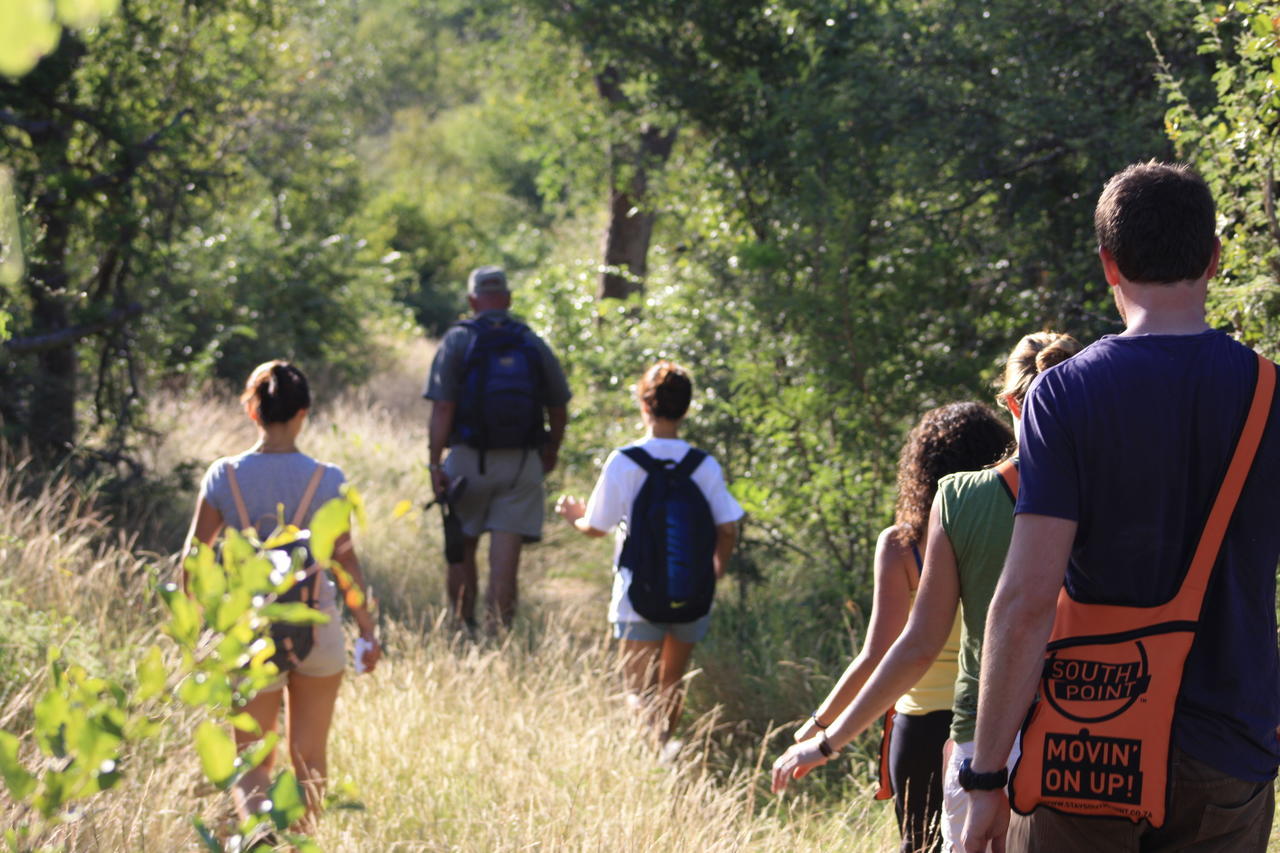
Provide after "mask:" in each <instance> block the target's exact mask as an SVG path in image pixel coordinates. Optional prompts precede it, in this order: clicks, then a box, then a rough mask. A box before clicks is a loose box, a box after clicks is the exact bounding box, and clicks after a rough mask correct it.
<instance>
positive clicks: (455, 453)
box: [444, 445, 546, 542]
mask: <svg viewBox="0 0 1280 853" xmlns="http://www.w3.org/2000/svg"><path fill="white" fill-rule="evenodd" d="M484 469H485V470H484V473H483V474H481V473H480V451H478V450H476V449H474V448H471V447H467V446H466V445H460V446H458V447H452V448H450V449H449V455H448V456H447V457H445V460H444V471H445V474H446V475H448V477H449V479H450V480H453V479H454V478H455V477H460V476H461V477H466V478H467V485H466V488H465V489H463V491H462V497H461V498H460V499H459V500H458V502H457V503H456V504H454V512H456V513H457V514H458V519H459V521H461V522H462V532H463V533H464V534H466V535H467V536H468V537H470V538H473V539H474V538H476V537H478V536H479V535H480V534H481V533H484V532H485V531H493V530H499V531H502V532H504V533H518V534H520V535H521V536H523V537H524V541H526V542H537V541H538V540H539V539H541V538H542V516H543V513H544V511H545V505H546V497H545V494H544V492H543V488H542V456H541V455H540V454H539V453H538V451H537V450H536V449H533V448H530V449H528V450H523V449H504V450H487V451H485V454H484Z"/></svg>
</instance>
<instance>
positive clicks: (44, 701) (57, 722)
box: [34, 687, 70, 758]
mask: <svg viewBox="0 0 1280 853" xmlns="http://www.w3.org/2000/svg"><path fill="white" fill-rule="evenodd" d="M34 711H35V729H34V733H35V736H36V743H37V744H38V745H39V746H40V749H41V750H43V751H44V753H45V754H46V755H49V756H53V757H55V758H62V757H64V756H65V755H66V754H67V747H66V740H65V738H66V724H67V720H68V719H69V717H70V707H69V706H68V703H67V697H66V696H64V695H63V694H62V691H60V690H59V689H58V688H57V687H50V688H49V689H48V690H46V691H45V693H44V695H43V696H41V697H40V700H39V701H38V702H36V706H35V709H34Z"/></svg>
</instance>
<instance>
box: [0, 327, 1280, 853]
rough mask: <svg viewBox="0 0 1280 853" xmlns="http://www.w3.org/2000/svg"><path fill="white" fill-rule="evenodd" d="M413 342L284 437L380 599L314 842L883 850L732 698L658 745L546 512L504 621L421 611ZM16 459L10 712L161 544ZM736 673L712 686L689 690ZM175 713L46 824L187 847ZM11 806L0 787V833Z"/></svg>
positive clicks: (167, 420) (169, 454)
mask: <svg viewBox="0 0 1280 853" xmlns="http://www.w3.org/2000/svg"><path fill="white" fill-rule="evenodd" d="M429 356H430V352H429V349H428V348H426V347H425V346H423V345H416V346H414V347H411V348H409V349H408V350H407V351H406V352H404V353H402V354H401V358H400V359H399V360H398V361H397V363H398V364H400V365H405V366H403V367H399V368H395V369H394V370H392V371H390V372H388V373H386V374H384V375H381V376H379V377H377V378H376V379H375V380H374V381H372V382H370V383H369V385H368V386H367V387H366V388H365V389H363V390H361V391H359V392H355V393H350V394H346V395H343V396H341V397H340V398H338V399H332V400H328V401H326V400H325V398H324V389H323V388H319V389H316V391H317V396H318V398H319V401H320V402H319V405H318V406H317V410H316V412H315V415H314V417H313V419H312V422H311V424H310V425H309V426H308V428H307V430H306V431H305V432H304V433H303V436H302V439H301V440H300V444H301V446H302V448H303V449H304V450H305V451H307V452H309V453H311V454H312V455H314V456H317V457H318V458H321V459H325V460H327V461H331V462H334V463H336V464H338V465H340V466H341V467H342V468H343V470H344V471H346V472H347V475H348V477H349V479H350V480H351V481H352V482H353V483H355V484H356V485H357V486H358V487H359V488H360V489H361V491H362V492H363V494H364V496H365V499H366V501H367V503H368V509H369V513H368V514H369V522H370V523H369V528H368V529H367V530H365V531H363V532H360V533H358V534H357V545H358V548H359V551H360V554H361V557H362V560H363V561H364V563H365V565H366V569H367V571H368V574H369V576H370V577H371V578H372V580H373V583H374V584H375V586H376V591H377V593H378V595H379V597H380V599H381V601H382V603H383V608H384V617H385V618H384V624H383V631H384V639H385V641H386V645H387V648H388V654H387V656H386V658H385V659H384V661H383V663H382V664H381V665H380V666H379V669H378V671H377V672H376V673H374V674H372V675H369V676H360V677H349V679H348V681H347V683H346V684H344V686H343V690H342V694H341V696H340V698H339V703H338V711H337V718H336V720H335V722H334V728H333V732H332V735H331V739H330V770H331V776H332V777H333V778H334V779H335V780H345V779H349V780H350V782H351V783H352V785H353V786H354V789H355V790H356V791H357V796H358V799H359V801H360V802H361V803H362V804H363V809H362V810H334V811H331V812H329V813H328V814H326V815H325V816H324V818H323V819H322V821H321V823H320V827H319V831H318V834H317V841H318V842H319V843H320V844H321V846H322V847H323V848H324V849H326V850H330V851H351V853H372V851H379V853H380V851H446V850H447V851H515V850H528V849H539V850H568V851H596V850H601V851H603V850H609V851H737V850H743V851H779V853H781V851H806V850H814V851H817V850H824V851H825V850H848V851H859V850H865V851H872V850H885V849H891V848H893V847H895V846H896V832H895V831H894V829H893V827H892V821H891V811H890V810H889V808H888V807H887V805H886V804H882V803H874V802H873V801H871V800H870V798H869V796H868V795H867V794H868V792H867V789H866V784H865V783H864V782H861V781H853V782H849V783H847V786H846V787H847V788H848V789H849V790H850V792H851V795H850V796H847V797H845V798H843V799H839V798H834V797H832V796H830V789H829V788H828V789H827V791H826V795H825V796H816V795H815V791H818V790H819V786H818V783H817V782H816V781H815V782H812V783H811V782H810V781H809V780H806V782H803V783H800V784H799V785H797V786H795V791H794V792H791V793H789V794H788V796H787V797H786V798H785V799H775V798H773V797H771V796H770V795H769V794H768V793H767V792H766V791H765V788H764V776H763V767H762V765H764V766H767V764H768V763H769V762H770V761H772V758H773V756H774V755H775V754H776V751H777V750H778V748H779V747H780V746H781V743H782V740H783V738H784V737H785V735H780V736H779V737H777V738H775V739H773V740H772V742H771V743H769V744H768V746H767V748H758V747H752V746H749V747H748V748H746V749H741V748H736V747H735V748H736V749H737V751H729V750H727V749H726V746H725V744H726V742H727V741H728V740H732V738H728V739H727V738H726V737H724V735H725V732H726V731H728V730H732V729H735V726H736V721H735V720H732V719H726V718H725V717H724V716H723V715H725V714H727V713H729V712H728V711H725V712H717V710H715V709H711V710H704V712H703V713H702V714H701V716H699V717H698V719H697V720H696V721H694V722H693V723H692V724H691V725H690V726H689V727H688V731H687V737H686V746H685V748H684V750H683V751H682V752H681V753H680V755H679V756H678V757H677V759H676V760H675V761H674V762H672V763H667V764H664V763H661V762H660V761H659V760H658V759H657V757H656V756H655V754H654V752H653V750H652V749H651V748H650V747H649V746H648V745H647V744H646V743H645V741H644V739H643V738H642V737H640V735H639V734H638V727H637V726H636V725H635V723H634V721H633V720H632V719H631V718H630V716H629V714H628V711H627V710H626V708H625V706H624V703H623V702H621V701H619V696H618V680H617V678H616V675H615V672H614V658H613V652H612V649H611V648H610V643H609V641H608V640H607V638H606V626H605V622H604V612H605V604H606V601H607V583H608V573H607V566H608V559H609V548H608V544H607V543H603V542H599V541H589V540H586V539H584V538H582V537H575V536H571V535H570V534H569V532H568V531H567V530H564V529H562V528H560V527H558V526H555V525H552V524H550V523H549V524H548V527H547V530H548V538H547V542H546V543H544V544H543V545H541V546H539V547H537V548H532V549H529V550H528V551H527V552H526V555H527V556H526V560H525V562H524V566H523V568H522V574H523V579H522V590H523V593H524V595H523V600H522V604H521V607H522V610H521V616H520V619H519V620H518V622H517V627H516V630H515V631H513V632H512V633H511V634H510V635H508V636H507V637H506V638H505V639H503V640H501V641H498V640H493V639H488V640H481V641H479V642H478V643H477V642H470V641H464V640H462V639H460V638H459V637H456V636H455V635H453V634H452V633H450V632H449V631H447V630H445V629H443V628H441V623H442V618H441V617H442V597H443V589H442V583H441V561H442V560H441V555H440V550H441V548H440V542H439V534H438V532H437V527H438V524H437V519H436V518H435V517H434V516H428V515H425V514H424V513H422V512H421V511H414V512H412V513H410V514H409V515H407V516H405V517H403V518H400V519H398V520H393V519H392V510H393V508H394V506H395V505H396V503H397V502H399V501H400V500H403V499H408V500H411V501H413V502H414V503H415V504H420V503H421V502H422V500H423V498H424V496H425V495H426V494H427V490H428V485H427V484H428V480H427V477H426V473H425V470H424V468H423V464H422V463H423V462H424V461H425V446H426V414H427V407H426V405H425V403H422V402H421V401H420V400H419V399H418V394H419V393H420V389H421V375H422V374H425V370H426V365H427V363H428V360H429ZM152 417H153V422H154V423H155V424H156V426H157V427H158V428H159V432H160V435H161V436H162V438H161V439H160V440H159V441H158V442H157V443H156V444H155V446H153V447H152V448H151V449H150V450H149V459H148V463H149V465H151V466H152V468H153V470H156V471H160V472H165V471H169V470H173V469H174V468H176V467H177V466H179V465H181V464H184V463H191V462H193V461H194V462H198V463H199V465H200V466H201V467H202V466H204V465H206V464H208V463H209V462H210V461H212V460H213V459H214V458H216V457H217V456H221V455H226V454H230V453H235V452H238V451H240V450H242V449H245V448H247V447H248V446H249V445H250V444H251V443H252V442H253V439H254V434H253V431H252V429H251V428H250V426H249V424H248V422H247V420H246V419H245V418H244V416H243V414H242V413H241V412H240V411H239V410H238V408H237V407H236V405H235V403H234V402H233V400H231V399H230V398H229V397H209V398H205V399H199V398H186V399H170V400H165V401H161V402H158V403H156V404H155V405H154V406H153V409H152ZM15 464H16V463H14V461H13V460H5V461H4V464H3V465H0V643H2V644H3V649H4V651H3V657H0V725H3V726H4V727H6V728H9V729H10V730H21V729H22V728H23V727H24V726H25V719H26V715H27V714H28V713H29V708H30V700H31V697H32V695H33V694H34V691H35V690H36V689H38V686H39V684H40V677H39V671H40V668H41V663H42V661H43V651H42V649H41V648H40V647H41V646H42V645H44V644H60V645H65V646H67V647H68V649H69V652H68V653H69V654H73V655H79V656H83V657H84V658H85V659H87V660H89V661H90V663H91V664H92V665H93V666H94V667H97V668H101V670H102V671H105V672H111V673H115V674H117V675H119V676H122V677H127V674H128V672H129V671H130V665H131V661H132V658H133V656H134V653H135V650H137V649H139V648H140V647H143V646H144V644H148V643H150V642H153V641H155V638H156V636H157V630H156V626H155V622H156V620H157V619H158V618H159V615H158V610H157V608H156V607H155V605H154V602H153V601H152V599H151V596H150V594H149V584H150V583H151V577H152V576H153V574H154V572H156V571H159V570H160V569H159V568H158V567H163V566H165V565H168V563H167V562H166V560H167V558H166V557H161V556H157V555H146V554H139V553H138V550H137V547H136V543H135V542H134V541H133V540H132V539H131V538H130V537H129V536H128V535H127V534H124V533H121V532H119V531H118V530H117V529H116V528H115V527H113V526H112V525H111V524H109V523H108V522H107V521H106V520H105V519H103V518H102V517H101V516H99V515H96V514H95V513H94V512H93V511H92V509H91V507H89V506H88V505H87V504H86V503H85V502H84V499H83V498H81V497H80V496H79V495H78V493H77V492H76V490H75V489H74V488H73V487H72V486H71V485H70V484H67V483H55V484H53V485H49V486H45V487H43V488H40V489H36V490H35V491H30V486H29V484H27V481H26V480H25V478H24V477H23V476H22V473H21V472H20V471H16V470H15ZM577 485H578V486H579V487H581V485H582V484H577ZM193 499H194V495H190V496H188V499H187V504H188V506H189V505H190V503H191V502H192V501H193ZM187 508H188V507H182V508H181V509H182V510H183V511H186V510H187ZM549 521H550V520H549ZM722 627H724V626H722ZM6 635H7V638H5V637H6ZM704 645H705V648H703V649H702V650H701V651H702V654H703V655H715V656H717V657H716V658H715V659H707V660H705V661H703V663H705V669H704V671H703V672H702V673H701V674H698V675H695V676H694V678H695V680H696V679H708V678H710V679H726V678H730V679H735V678H736V679H738V680H740V681H741V682H742V684H741V685H740V686H739V688H738V691H739V692H746V693H749V692H751V691H752V690H755V689H759V685H758V684H757V683H756V680H757V679H758V678H759V677H763V675H762V674H754V673H748V672H744V671H743V669H744V666H748V659H746V658H740V657H735V656H734V649H733V647H732V642H721V643H708V644H704ZM721 658H723V659H721ZM697 664H698V660H697V659H696V658H695V665H697ZM781 668H785V665H783V666H782V667H781ZM779 671H781V669H780V670H779ZM732 692H733V688H732V686H731V685H729V686H721V688H720V689H718V690H715V691H708V693H709V694H710V695H718V696H724V695H728V694H730V693H732ZM748 701H749V697H747V698H744V699H742V702H743V703H745V702H748ZM795 710H796V711H797V712H800V711H802V710H803V709H799V708H798V709H795ZM195 722H196V721H195V720H194V719H191V718H190V715H183V714H181V713H177V712H175V716H174V718H173V719H171V720H170V721H169V725H168V726H167V727H166V729H165V732H166V734H165V735H164V739H163V740H162V741H160V742H158V743H153V744H150V745H149V746H148V747H147V748H146V749H145V750H143V751H142V752H141V753H139V754H136V755H131V756H128V757H127V758H126V761H125V762H124V763H123V766H124V767H125V768H126V772H125V777H124V781H123V782H122V783H121V784H120V786H119V787H118V788H117V789H116V790H114V791H112V792H110V793H108V794H106V795H104V796H102V797H100V798H99V799H97V800H96V801H94V802H93V803H92V804H90V805H89V807H88V808H86V809H85V810H84V811H83V812H82V813H80V814H79V815H78V819H77V820H75V821H73V822H71V823H68V824H66V825H64V826H60V827H57V828H56V829H54V830H53V831H52V832H51V834H50V835H48V836H47V838H46V839H45V840H46V841H47V842H48V843H50V844H56V845H58V846H59V847H60V848H61V849H66V850H71V851H94V853H100V852H101V853H105V852H106V851H111V853H115V851H162V853H169V851H176V850H189V849H193V848H194V838H195V836H194V833H193V831H192V829H191V823H190V818H191V816H192V815H201V816H203V817H204V818H205V819H206V820H210V821H216V820H217V819H218V818H219V816H221V815H224V814H225V813H226V808H227V803H226V801H225V798H224V797H223V796H222V795H220V794H218V793H217V792H216V791H213V790H212V789H211V788H209V787H208V786H206V785H202V784H201V783H200V781H199V774H198V762H197V760H196V758H195V756H194V754H193V751H192V750H191V748H190V746H189V744H190V732H191V729H192V727H193V725H194V723H195ZM741 740H742V737H738V738H737V741H736V742H737V743H739V744H740V742H741ZM757 740H758V736H757ZM846 766H847V765H846ZM21 819H22V812H21V811H20V810H18V809H17V808H16V807H15V806H14V805H13V804H12V803H10V802H8V800H7V799H0V828H3V827H8V826H12V825H14V824H16V823H17V822H19V821H20V820H21ZM1273 848H1277V849H1280V845H1277V844H1274V843H1273Z"/></svg>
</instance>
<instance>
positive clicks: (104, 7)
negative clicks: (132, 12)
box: [57, 0, 120, 30]
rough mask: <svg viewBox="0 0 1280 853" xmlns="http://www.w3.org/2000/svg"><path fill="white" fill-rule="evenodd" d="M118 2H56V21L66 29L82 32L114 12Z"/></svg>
mask: <svg viewBox="0 0 1280 853" xmlns="http://www.w3.org/2000/svg"><path fill="white" fill-rule="evenodd" d="M119 5H120V0H57V8H58V19H59V20H60V21H62V23H64V24H66V25H67V26H68V27H72V28H74V29H77V30H83V29H85V28H87V27H92V26H93V25H94V24H96V23H98V21H99V20H101V19H102V17H103V16H104V15H110V14H112V13H113V12H115V11H116V8H117V7H118V6H119Z"/></svg>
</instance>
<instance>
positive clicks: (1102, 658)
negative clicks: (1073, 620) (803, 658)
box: [1043, 640, 1151, 723]
mask: <svg viewBox="0 0 1280 853" xmlns="http://www.w3.org/2000/svg"><path fill="white" fill-rule="evenodd" d="M1084 652H1085V649H1084V648H1077V649H1063V650H1062V651H1061V652H1053V653H1052V654H1051V655H1050V656H1049V659H1048V660H1046V661H1045V666H1044V685H1043V696H1044V698H1045V699H1046V700H1047V701H1048V702H1049V704H1050V705H1052V706H1053V707H1054V708H1055V709H1057V711H1058V713H1060V714H1062V715H1063V716H1064V717H1067V718H1068V719H1071V720H1075V721H1076V722H1080V723H1100V722H1102V721H1104V720H1110V719H1112V718H1113V717H1118V716H1120V715H1121V714H1123V713H1124V712H1125V711H1127V710H1129V708H1131V707H1132V706H1133V703H1134V702H1137V701H1138V697H1140V696H1141V695H1142V694H1144V693H1146V692H1147V688H1148V687H1149V686H1150V685H1151V670H1150V667H1149V665H1148V662H1147V650H1146V649H1145V648H1144V647H1143V645H1142V641H1141V640H1134V641H1133V642H1132V643H1116V644H1113V645H1106V646H1089V647H1087V654H1084ZM1073 653H1074V655H1075V656H1074V657H1073V656H1072V655H1073Z"/></svg>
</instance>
